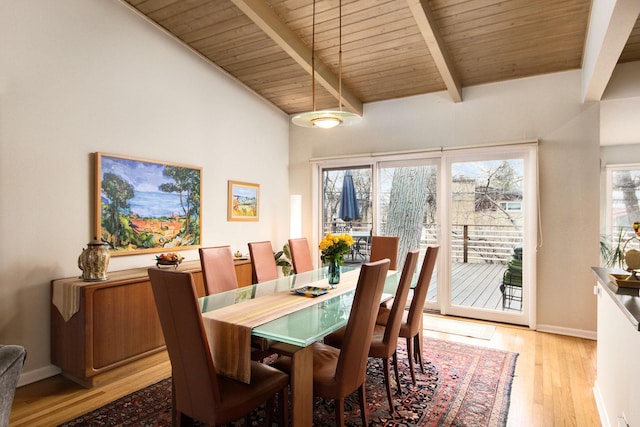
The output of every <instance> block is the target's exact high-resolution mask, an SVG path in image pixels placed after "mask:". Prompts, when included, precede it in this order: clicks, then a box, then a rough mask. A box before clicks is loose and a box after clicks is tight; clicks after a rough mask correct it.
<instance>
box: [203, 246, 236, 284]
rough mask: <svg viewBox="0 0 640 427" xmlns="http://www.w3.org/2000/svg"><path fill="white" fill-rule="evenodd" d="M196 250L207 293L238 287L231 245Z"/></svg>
mask: <svg viewBox="0 0 640 427" xmlns="http://www.w3.org/2000/svg"><path fill="white" fill-rule="evenodd" d="M198 252H200V265H201V266H202V277H203V278H204V288H205V292H206V293H207V295H211V294H217V293H219V292H224V291H230V290H232V289H237V288H238V278H237V277H236V268H235V265H234V264H233V255H232V254H231V247H229V246H216V247H210V248H200V249H199V250H198Z"/></svg>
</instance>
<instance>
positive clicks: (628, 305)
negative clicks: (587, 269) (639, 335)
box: [591, 267, 640, 331]
mask: <svg viewBox="0 0 640 427" xmlns="http://www.w3.org/2000/svg"><path fill="white" fill-rule="evenodd" d="M591 270H592V271H593V274H594V275H595V276H596V278H597V279H598V282H599V283H600V285H602V288H603V289H604V290H605V291H606V292H607V293H608V294H609V296H610V297H611V298H612V299H613V301H614V302H615V303H616V305H617V306H618V308H620V310H621V311H622V313H623V314H624V316H625V317H626V318H627V319H629V321H630V322H631V324H632V325H633V327H634V329H635V330H637V331H640V296H638V294H639V292H640V290H638V289H636V288H623V287H618V286H617V285H616V284H614V283H613V282H612V281H611V278H610V277H609V274H628V272H626V271H624V270H622V269H611V268H602V267H592V268H591Z"/></svg>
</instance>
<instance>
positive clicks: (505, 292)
mask: <svg viewBox="0 0 640 427" xmlns="http://www.w3.org/2000/svg"><path fill="white" fill-rule="evenodd" d="M500 292H501V293H502V309H503V310H504V309H505V308H506V306H507V302H508V306H509V308H511V301H516V302H520V309H521V310H522V247H520V246H517V247H515V248H514V249H513V255H512V256H511V259H510V260H509V263H508V264H507V269H506V270H505V271H504V273H503V274H502V283H501V284H500Z"/></svg>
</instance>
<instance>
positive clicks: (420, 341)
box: [415, 328, 424, 374]
mask: <svg viewBox="0 0 640 427" xmlns="http://www.w3.org/2000/svg"><path fill="white" fill-rule="evenodd" d="M423 349H424V336H423V334H422V328H420V331H418V335H416V349H415V350H416V355H417V356H418V362H419V363H420V370H421V371H422V373H423V374H424V362H423V360H422V354H423V351H424V350H423Z"/></svg>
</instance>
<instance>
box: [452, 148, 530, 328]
mask: <svg viewBox="0 0 640 427" xmlns="http://www.w3.org/2000/svg"><path fill="white" fill-rule="evenodd" d="M531 157H532V152H531V151H530V150H517V149H500V150H498V149H495V150H483V151H479V150H478V151H473V152H467V153H450V154H449V153H448V154H447V155H445V156H444V169H445V171H446V172H445V174H446V179H445V181H444V182H445V183H446V184H445V187H446V189H445V191H446V195H447V197H446V202H445V205H446V220H445V221H446V224H447V230H448V232H447V233H446V236H443V240H444V243H445V245H444V246H445V247H444V248H443V249H446V250H445V251H444V253H445V259H446V261H447V267H446V271H447V279H446V280H445V281H444V294H443V295H442V298H441V311H443V312H445V313H447V314H454V315H458V316H464V317H472V318H476V319H485V320H494V321H505V322H509V323H519V324H529V323H530V319H529V316H528V315H529V310H528V308H527V307H528V304H529V303H530V298H531V295H532V288H533V282H532V280H531V277H532V274H533V272H532V269H533V265H535V236H536V234H535V224H536V221H535V217H536V209H537V200H536V197H535V195H536V192H535V191H534V188H535V187H536V185H535V178H536V174H535V172H536V171H535V169H536V168H535V163H534V162H532V160H531Z"/></svg>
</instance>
